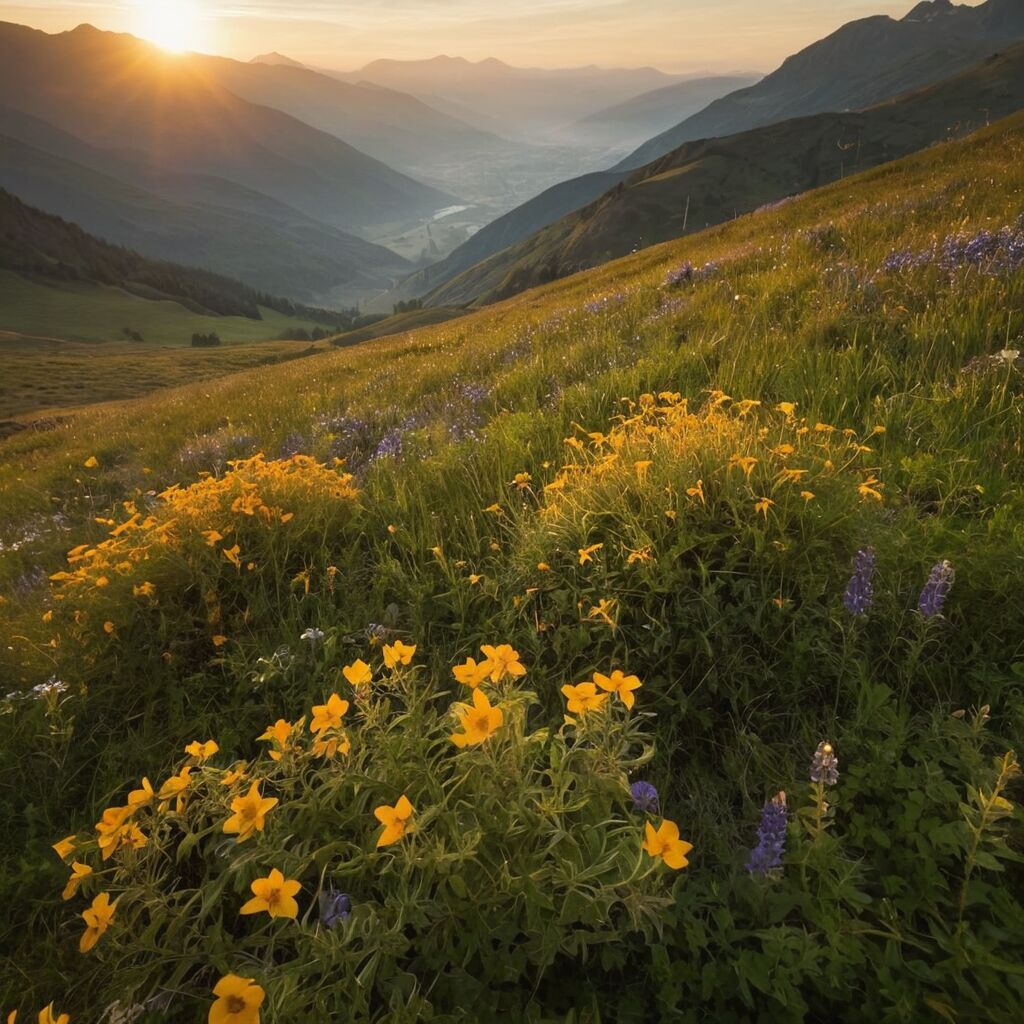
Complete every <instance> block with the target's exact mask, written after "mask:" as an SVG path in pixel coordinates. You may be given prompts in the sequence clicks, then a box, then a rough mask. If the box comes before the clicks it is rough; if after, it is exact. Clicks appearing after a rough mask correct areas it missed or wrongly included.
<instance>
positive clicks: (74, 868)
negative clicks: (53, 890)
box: [60, 860, 92, 900]
mask: <svg viewBox="0 0 1024 1024" xmlns="http://www.w3.org/2000/svg"><path fill="white" fill-rule="evenodd" d="M91 874H92V868H91V867H89V865H88V864H83V863H81V861H77V860H76V861H74V863H72V865H71V877H70V878H69V879H68V884H67V885H65V886H64V891H63V892H62V893H61V894H60V896H61V899H64V900H69V899H71V897H72V896H74V895H75V893H76V892H78V887H79V886H80V885H81V884H82V880H83V879H85V878H88V877H89V876H90V875H91Z"/></svg>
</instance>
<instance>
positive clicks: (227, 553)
mask: <svg viewBox="0 0 1024 1024" xmlns="http://www.w3.org/2000/svg"><path fill="white" fill-rule="evenodd" d="M241 550H242V549H241V548H240V547H239V546H238V545H237V544H235V545H234V546H233V547H230V548H222V549H221V554H222V555H223V556H224V557H225V558H226V559H227V560H228V561H229V562H230V563H231V564H232V565H233V566H235V568H236V569H241V568H242V560H241V559H240V558H239V557H238V556H239V553H240V552H241Z"/></svg>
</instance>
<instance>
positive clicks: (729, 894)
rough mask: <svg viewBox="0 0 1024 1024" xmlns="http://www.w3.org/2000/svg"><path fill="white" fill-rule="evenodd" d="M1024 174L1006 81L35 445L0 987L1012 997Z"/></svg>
mask: <svg viewBox="0 0 1024 1024" xmlns="http://www.w3.org/2000/svg"><path fill="white" fill-rule="evenodd" d="M1022 195H1024V117H1022V116H1017V117H1015V118H1012V119H1010V120H1008V121H1005V122H1003V123H1001V124H999V125H996V126H994V127H992V128H990V129H986V130H983V131H981V132H980V133H978V134H977V135H975V136H973V137H972V138H971V139H969V140H966V141H961V142H956V143H952V144H950V145H946V146H941V147H935V148H933V149H931V150H929V151H927V152H925V153H922V154H919V155H918V156H916V157H913V158H910V159H907V160H905V161H902V162H900V163H898V164H894V165H889V166H886V167H882V168H878V169H876V170H874V171H872V172H869V173H867V174H863V175H860V176H858V177H856V178H852V179H848V180H845V181H843V182H839V183H836V184H834V185H831V186H829V187H827V188H824V189H821V190H819V191H816V192H814V193H811V194H809V195H807V196H804V197H801V198H799V199H797V200H795V201H793V202H791V203H788V204H786V205H785V206H782V207H780V208H777V209H773V210H768V211H763V212H761V213H759V214H756V215H755V216H752V217H748V218H744V219H742V220H739V221H736V222H733V223H730V224H728V225H724V226H721V227H718V228H715V229H712V230H710V231H706V232H703V233H701V234H700V235H697V236H693V237H689V238H686V239H682V240H678V241H674V242H671V243H669V244H666V245H662V246H658V247H654V248H651V249H647V250H645V251H643V252H640V253H637V254H634V255H632V256H629V257H627V258H625V259H623V260H620V261H618V262H616V263H613V264H610V265H607V266H604V267H602V268H600V269H598V270H595V271H593V272H590V273H587V274H583V275H579V276H577V277H574V278H572V279H570V280H567V281H564V282H560V283H557V284H554V285H551V286H548V287H545V288H542V289H538V290H535V291H532V292H529V293H527V294H525V295H523V296H520V297H519V298H517V299H515V300H512V301H509V302H506V303H503V304H500V305H497V306H494V307H491V308H488V309H486V310H482V311H478V312H476V313H474V314H471V315H469V316H466V317H463V318H461V319H459V320H456V321H452V322H450V323H445V324H441V325H437V326H433V327H427V328H424V329H422V330H420V331H417V332H415V333H413V334H411V335H409V336H404V337H402V338H400V339H385V340H381V341H377V342H368V343H366V344H364V345H361V346H358V347H356V348H349V349H342V350H339V351H336V352H333V353H331V354H329V355H325V356H321V357H318V358H317V359H316V360H315V361H310V362H302V363H298V364H290V365H285V366H280V367H273V368H270V369H269V370H268V369H264V370H260V371H249V372H246V373H241V374H238V375H234V376H232V377H228V378H224V379H222V380H220V381H216V382H213V383H209V384H205V385H202V386H193V387H184V388H180V389H177V390H173V391H170V392H167V393H164V394H160V395H155V396H152V397H150V398H147V399H145V400H139V401H134V402H127V403H123V404H120V405H116V406H110V407H105V408H102V409H93V410H83V411H80V412H76V413H75V414H74V415H73V416H72V417H70V418H69V419H68V420H67V421H65V422H62V423H58V424H55V425H54V426H53V428H52V429H49V430H36V431H31V432H29V431H26V432H23V433H21V434H19V435H17V436H15V437H13V438H10V439H8V440H6V441H4V442H0V459H2V463H0V521H2V522H3V524H4V531H5V532H4V535H3V536H2V537H0V581H2V586H3V588H4V595H5V598H6V600H5V602H4V603H3V604H2V605H0V616H3V617H4V619H5V622H4V633H5V635H6V636H7V637H9V638H10V639H9V640H8V642H7V643H5V644H4V645H2V646H0V674H2V675H3V677H4V678H5V679H6V680H8V684H7V685H8V687H9V689H10V691H11V693H10V695H9V696H8V697H7V698H6V701H5V703H4V711H5V712H6V713H5V714H3V715H0V801H2V805H0V811H2V813H3V818H4V821H5V825H6V827H5V830H4V836H3V838H2V840H0V843H2V844H3V853H4V863H5V865H7V867H6V869H5V871H4V872H3V877H2V879H0V899H2V900H3V905H4V906H5V907H6V910H7V912H6V914H5V916H4V922H3V925H0V945H2V949H3V952H4V954H5V956H4V958H3V959H2V960H0V971H2V972H3V973H2V975H0V992H2V993H5V994H6V997H7V1002H6V1003H5V1004H4V1009H6V1008H7V1007H8V1006H11V1007H13V1006H15V1005H18V1006H19V1007H20V1009H21V1011H22V1013H23V1014H24V1015H26V1016H27V1015H29V1014H35V1013H36V1012H37V1011H38V1009H39V1008H40V1007H42V1006H44V1005H46V1004H47V1003H48V1002H49V1001H50V1000H54V1001H55V1004H54V1008H55V1010H56V1011H66V1012H68V1013H70V1014H72V1017H73V1019H74V1020H89V1019H92V1018H93V1017H95V1016H96V1015H97V1014H98V1013H100V1012H102V1011H103V1010H104V1009H105V1008H107V1007H110V1006H111V1005H112V1004H113V1003H114V1002H115V1000H116V1001H117V1004H118V1005H117V1011H118V1012H127V1013H129V1014H132V1015H137V1017H138V1019H140V1020H147V1021H148V1020H153V1021H156V1020H173V1021H175V1022H178V1021H181V1022H185V1024H192V1022H196V1024H198V1022H199V1021H202V1020H206V1019H207V1017H208V1015H209V1014H210V1011H211V1006H213V1005H216V1006H217V1009H216V1010H215V1011H214V1012H213V1017H214V1018H216V1017H217V1016H218V1014H221V1013H222V1012H223V1011H225V1009H226V1008H227V1007H228V1005H229V1003H230V997H231V996H234V997H235V999H236V1000H237V1003H236V1005H244V1006H248V1007H252V1008H255V1006H256V1005H257V1004H260V1005H261V1013H262V1019H263V1020H265V1021H268V1022H279V1021H289V1022H306V1021H309V1022H312V1021H318V1020H325V1019H349V1018H351V1019H358V1020H367V1021H387V1022H413V1021H420V1020H433V1021H438V1022H441V1021H452V1020H466V1019H467V1018H468V1019H473V1020H479V1021H481V1022H482V1021H492V1020H503V1021H505V1020H507V1021H512V1022H527V1021H529V1022H531V1024H533V1022H536V1024H540V1022H544V1024H547V1022H550V1024H555V1022H570V1021H576V1022H583V1021H586V1022H591V1024H598V1022H615V1024H628V1022H646V1021H653V1020H658V1021H681V1022H691V1021H693V1022H697V1021H701V1020H715V1021H737V1022H753V1021H759V1022H760V1021H780V1022H783V1021H786V1022H788V1021H815V1020H822V1019H830V1020H837V1021H843V1022H847V1021H850V1022H869V1021H870V1022H875V1021H879V1020H886V1021H901V1022H908V1024H909V1022H918V1021H923V1020H928V1019H932V1018H933V1017H934V1018H935V1019H946V1020H964V1021H967V1020H970V1021H982V1020H985V1021H998V1022H1010V1021H1015V1020H1016V1019H1017V1016H1018V1015H1019V1008H1020V1005H1021V1002H1022V999H1024V982H1022V976H1021V974H1020V970H1019V964H1020V962H1021V961H1022V958H1024V926H1022V922H1024V904H1022V898H1021V893H1022V892H1024V875H1022V851H1024V817H1022V814H1021V810H1020V807H1019V804H1020V803H1021V798H1022V791H1021V786H1020V777H1019V770H1018V768H1017V765H1016V761H1015V759H1014V758H1013V756H1012V754H1009V753H1008V751H1012V750H1013V749H1014V747H1016V749H1020V744H1021V742H1022V741H1024V717H1022V713H1021V681H1022V679H1024V640H1022V638H1024V606H1022V604H1021V601H1020V599H1019V591H1020V581H1021V579H1022V578H1024V534H1022V531H1021V528H1020V523H1021V521H1022V517H1024V489H1022V487H1024V459H1022V457H1021V437H1022V436H1024V372H1022V368H1021V359H1020V357H1019V355H1018V351H1019V350H1021V349H1024V272H1022V265H1024V223H1022V221H1021V213H1022V209H1021V196H1022ZM691 267H697V268H700V269H699V270H698V271H697V272H691V270H690V268H691ZM730 396H731V397H730ZM260 452H262V453H264V457H262V458H260V457H257V453H260ZM295 452H301V453H304V454H308V455H309V456H311V457H312V458H311V459H304V458H301V457H300V458H296V457H294V453H295ZM338 459H342V460H345V462H344V464H343V465H342V466H338V465H337V462H336V461H335V460H338ZM235 460H244V461H235ZM313 460H317V461H313ZM349 472H351V473H352V474H354V475H353V476H349ZM211 473H212V474H213V475H212V476H210V475H209V474H211ZM68 551H70V552H71V554H70V556H67V552H68ZM954 572H955V579H954V578H953V573H954ZM851 574H853V576H852V578H851ZM48 577H51V578H48ZM929 578H930V579H931V582H926V581H928V580H929ZM396 641H401V643H402V646H398V645H397V644H396ZM504 644H508V645H510V648H511V649H505V648H502V647H501V645H504ZM382 645H387V646H382ZM412 645H415V647H416V650H415V651H412V650H410V647H411V646H412ZM468 659H481V660H483V661H485V666H486V667H485V668H484V669H483V670H480V669H479V666H477V665H476V664H474V663H473V662H471V661H469V660H468ZM453 668H456V669H458V671H457V672H455V673H454V675H453ZM617 671H618V672H619V674H618V675H617V674H616V672H617ZM367 672H369V675H370V676H371V677H372V679H371V681H369V682H368V681H367ZM524 673H525V674H524ZM634 676H635V678H631V677H634ZM471 684H476V689H475V694H474V696H473V698H472V700H473V707H474V709H475V711H474V712H473V713H472V714H471V713H470V712H469V711H468V710H466V709H465V708H463V709H462V711H460V710H459V707H458V704H456V705H455V707H454V708H453V707H452V701H453V700H454V701H457V702H460V703H461V702H462V701H466V700H469V699H470V698H469V693H470V688H469V687H470V685H471ZM33 687H37V689H32V688H33ZM476 694H479V696H478V695H476ZM332 698H333V699H332ZM634 702H635V703H634ZM311 729H312V732H311V731H310V730H311ZM257 737H259V739H257ZM453 737H455V740H454V742H453ZM208 740H214V741H215V743H214V744H212V745H211V744H208V743H207V741H208ZM836 757H838V761H836ZM240 761H244V762H245V763H244V764H240V763H239V762H240ZM144 776H145V778H146V780H147V781H146V782H141V781H140V780H142V779H143V777H144ZM150 783H151V785H150ZM637 783H646V784H648V785H647V786H646V787H645V786H640V787H637V786H636V784H637ZM631 787H633V788H631ZM651 787H653V788H655V789H656V790H657V795H654V794H652V791H651ZM783 791H784V792H783ZM247 812H248V813H247ZM95 822H99V823H100V824H99V827H98V829H96V828H94V827H93V826H94V823H95ZM759 823H760V824H759ZM62 837H68V839H67V841H66V843H63V844H62V843H61V842H59V841H60V840H61V839H62ZM54 843H56V844H57V848H56V850H54V849H51V844H54ZM62 856H64V857H66V858H67V860H68V861H69V862H71V861H75V862H76V863H77V864H79V865H81V867H76V868H74V872H75V880H74V881H72V882H71V883H70V884H69V881H68V880H69V873H70V872H71V871H72V868H71V866H70V863H69V864H65V863H62V859H61V857H62ZM90 869H91V873H90ZM276 871H280V872H281V876H280V881H279V882H275V881H274V880H273V879H274V878H276V877H277V876H276V875H274V874H272V872H276ZM286 880H287V881H286ZM289 883H290V884H289ZM273 888H280V890H281V891H280V894H279V895H281V896H282V899H281V900H280V901H277V900H276V898H275V901H274V906H273V909H274V910H275V911H279V912H280V915H281V916H278V917H270V916H268V914H267V912H266V911H267V910H268V909H269V908H270V896H271V895H272V893H271V889H273ZM62 889H64V890H65V893H66V896H67V899H65V900H62V899H61V898H60V897H61V891H62ZM285 889H287V892H288V893H291V894H292V895H288V896H286V897H285V896H284V890H285ZM261 894H262V896H261ZM107 899H109V900H110V901H116V902H114V910H113V914H112V915H111V912H110V911H109V909H108V905H107V903H106V902H105V901H106V900H107ZM292 899H294V901H295V903H294V905H293V904H291V903H290V902H289V901H291V900H292ZM84 911H88V916H87V917H86V918H84V919H83V917H82V913H83V912H84ZM80 949H84V950H85V952H84V953H83V952H80ZM243 979H252V981H251V983H249V982H246V981H244V980H243ZM215 986H216V992H214V991H213V990H214V987H215ZM215 1000H217V1003H216V1004H215ZM250 1015H252V1014H250Z"/></svg>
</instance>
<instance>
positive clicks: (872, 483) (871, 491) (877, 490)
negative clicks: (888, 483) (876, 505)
mask: <svg viewBox="0 0 1024 1024" xmlns="http://www.w3.org/2000/svg"><path fill="white" fill-rule="evenodd" d="M884 486H885V485H884V484H881V483H879V482H878V480H877V479H876V478H875V477H873V476H869V477H868V478H867V479H866V480H865V481H864V482H863V483H861V484H858V485H857V493H858V494H859V495H860V496H861V497H862V498H874V500H875V501H881V500H882V487H884Z"/></svg>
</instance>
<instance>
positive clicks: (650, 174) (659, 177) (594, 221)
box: [421, 44, 1024, 305]
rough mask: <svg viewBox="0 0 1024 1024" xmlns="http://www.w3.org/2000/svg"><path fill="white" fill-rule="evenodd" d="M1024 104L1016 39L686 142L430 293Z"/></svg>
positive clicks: (540, 270)
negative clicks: (879, 94)
mask: <svg viewBox="0 0 1024 1024" xmlns="http://www.w3.org/2000/svg"><path fill="white" fill-rule="evenodd" d="M1022 106H1024V44H1018V45H1016V46H1014V47H1011V48H1010V49H1008V50H1007V51H1006V52H1005V53H1002V54H999V55H997V56H994V57H992V58H990V59H988V60H986V61H985V62H983V63H982V64H980V65H979V66H977V67H975V68H972V69H971V70H970V71H967V72H964V73H963V74H961V75H957V76H954V77H953V78H950V79H947V80H946V81H943V82H940V83H939V84H938V85H934V86H929V87H928V88H926V89H921V90H918V91H917V92H913V93H910V94H908V95H906V96H901V97H898V98H897V99H894V100H892V101H890V102H888V103H884V104H881V105H879V106H876V107H872V108H870V109H868V110H865V111H861V112H859V113H848V114H818V115H816V116H814V117H804V118H796V119H794V120H792V121H783V122H781V123H779V124H772V125H769V126H768V127H766V128H758V129H755V130H752V131H747V132H741V133H740V134H738V135H733V136H729V137H726V138H710V139H704V140H702V141H700V142H692V143H687V144H686V145H684V146H681V147H679V148H678V149H676V150H674V151H673V152H671V153H669V154H668V155H667V156H665V157H662V158H661V159H660V160H656V161H654V162H653V163H651V164H649V165H648V166H646V167H644V168H643V169H641V170H639V171H637V172H636V173H635V174H633V175H632V176H631V177H629V178H627V179H626V180H624V181H620V182H619V183H618V184H616V185H615V186H614V187H612V188H610V189H609V190H608V191H607V192H605V193H604V194H603V195H602V196H600V197H599V198H598V199H596V200H594V201H593V202H591V203H589V204H588V205H587V206H584V207H583V208H582V209H579V210H577V211H576V212H575V213H571V214H569V215H567V216H565V217H562V218H561V219H560V220H558V221H555V222H554V223H552V224H549V225H548V226H547V227H545V228H543V229H541V230H539V231H537V232H536V233H535V234H533V235H531V236H529V237H527V238H524V239H523V240H522V241H520V242H518V243H517V244H515V245H510V246H509V247H508V248H507V249H504V250H503V251H501V252H498V253H496V254H495V255H493V256H491V257H489V258H488V259H486V260H483V261H482V262H481V263H479V264H477V265H476V266H473V267H471V268H470V269H469V270H466V271H464V272H463V273H461V274H459V275H458V276H457V277H452V278H451V279H450V280H448V281H447V283H445V284H442V285H441V286H440V287H437V288H435V289H434V290H433V291H431V292H430V293H429V295H428V296H427V299H426V301H427V302H428V303H436V304H438V305H460V304H463V303H467V302H477V303H486V302H493V301H496V300H498V299H502V298H507V297H508V296H509V295H514V294H516V293H517V292H519V291H522V290H523V289H525V288H529V287H532V286H534V285H537V284H541V283H543V282H546V281H551V280H555V279H557V278H559V277H565V276H566V275H568V274H572V273H575V272H577V271H579V270H583V269H585V268H587V267H592V266H596V265H597V264H599V263H602V262H605V261H607V260H610V259H615V258H616V257H619V256H624V255H625V254H626V253H629V252H633V251H635V250H636V249H639V248H643V247H645V246H648V245H653V244H655V243H657V242H662V241H665V240H667V239H669V238H676V237H679V236H680V235H683V234H685V233H686V232H687V231H697V230H700V229H701V228H704V227H707V226H709V225H713V224H719V223H721V222H722V221H725V220H729V219H730V218H733V217H736V216H738V215H741V214H746V213H749V212H750V211H752V210H755V209H757V208H758V207H760V206H762V205H766V204H770V203H773V202H778V201H780V200H783V199H786V198H788V197H790V196H792V195H794V194H796V193H798V192H802V191H805V190H807V189H810V188H815V187H818V186H820V185H822V184H825V183H827V182H830V181H836V180H839V179H841V178H843V177H846V176H848V175H850V174H852V173H855V172H856V171H857V170H862V169H865V168H867V167H873V166H875V165H877V164H880V163H884V162H886V161H888V160H893V159H895V158H897V157H899V156H903V155H906V154H908V153H912V152H914V151H916V150H919V149H923V148H924V147H926V146H929V145H932V144H934V143H936V142H942V141H945V140H946V139H949V138H955V137H958V136H962V135H965V134H968V133H969V132H971V131H973V130H974V129H975V128H977V127H979V126H980V125H983V124H986V123H988V121H989V120H990V119H998V118H999V117H1003V116H1006V115H1007V114H1010V113H1012V112H1014V111H1016V110H1019V109H1020V108H1021V107H1022ZM578 180H579V181H580V182H586V181H587V180H588V179H586V178H584V179H578ZM572 184H573V183H571V182H570V183H567V185H566V187H567V188H568V187H571V186H572ZM515 216H516V214H515V212H513V213H511V214H508V215H507V217H506V218H505V219H506V220H512V219H514V218H515ZM481 234H483V232H481ZM459 253H460V251H459V250H456V252H455V253H452V255H451V256H450V257H449V258H448V263H449V264H450V263H451V262H452V261H454V260H456V259H457V258H458V256H459ZM431 270H433V268H431ZM421 273H429V271H428V272H421Z"/></svg>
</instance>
